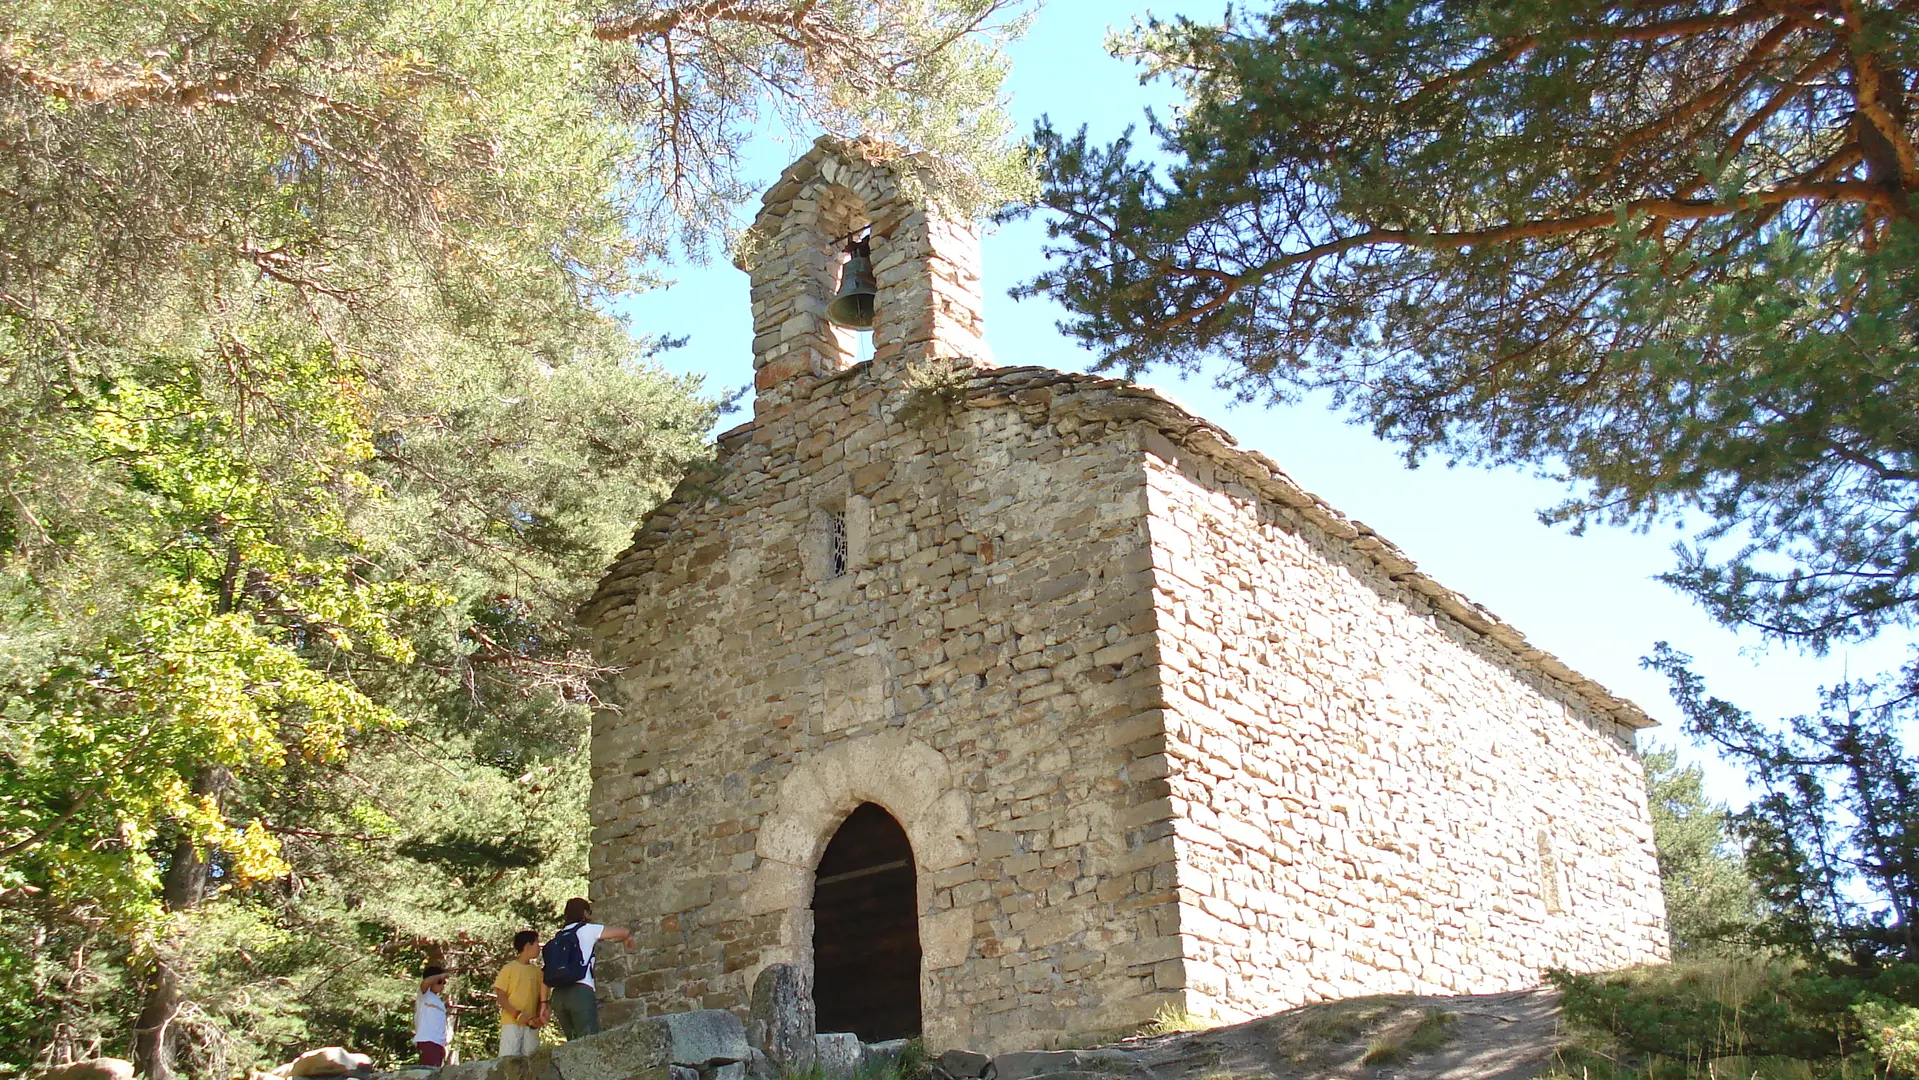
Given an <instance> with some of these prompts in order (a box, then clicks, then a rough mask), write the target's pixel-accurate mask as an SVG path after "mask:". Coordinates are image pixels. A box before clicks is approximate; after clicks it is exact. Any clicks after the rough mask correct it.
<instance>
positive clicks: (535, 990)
mask: <svg viewBox="0 0 1919 1080" xmlns="http://www.w3.org/2000/svg"><path fill="white" fill-rule="evenodd" d="M493 989H495V990H504V991H506V1000H507V1001H508V1002H510V1003H512V1005H513V1007H514V1008H516V1009H518V1010H520V1018H519V1019H518V1020H515V1019H513V1017H512V1016H511V1015H509V1014H508V1013H507V1011H506V1010H505V1009H501V1010H500V1023H502V1024H519V1025H521V1026H522V1027H525V1026H528V1025H529V1024H531V1023H532V1020H533V1017H534V1016H536V1015H538V1013H539V1011H540V969H539V968H536V967H534V966H533V965H532V964H529V963H527V962H526V961H524V960H515V961H513V962H512V963H510V964H508V965H507V966H505V967H503V968H501V969H500V975H499V977H498V978H496V979H494V980H493Z"/></svg>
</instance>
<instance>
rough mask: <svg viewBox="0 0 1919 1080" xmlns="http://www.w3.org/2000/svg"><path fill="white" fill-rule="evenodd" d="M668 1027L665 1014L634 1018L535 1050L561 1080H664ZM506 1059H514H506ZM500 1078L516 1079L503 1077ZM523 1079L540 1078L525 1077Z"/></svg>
mask: <svg viewBox="0 0 1919 1080" xmlns="http://www.w3.org/2000/svg"><path fill="white" fill-rule="evenodd" d="M672 1038H673V1033H672V1030H671V1029H670V1028H669V1027H668V1026H667V1024H666V1018H665V1017H654V1018H651V1019H647V1020H636V1021H634V1022H633V1023H630V1024H622V1025H620V1026H619V1027H615V1028H608V1029H607V1030H605V1031H602V1032H600V1033H599V1034H598V1035H588V1036H586V1037H585V1038H580V1039H574V1040H572V1041H570V1042H566V1043H563V1044H561V1045H559V1046H555V1047H551V1048H546V1047H542V1048H541V1049H540V1050H539V1051H538V1053H536V1054H534V1055H532V1056H531V1057H529V1058H528V1059H527V1060H528V1061H531V1060H533V1058H537V1057H538V1056H539V1055H540V1054H551V1055H552V1059H553V1066H554V1068H556V1069H558V1070H559V1074H560V1076H562V1077H564V1078H565V1080H664V1076H665V1073H664V1071H663V1070H664V1068H665V1066H666V1065H668V1064H669V1063H670V1062H671V1060H672V1059H671V1058H670V1057H669V1056H668V1051H669V1049H670V1048H671V1047H672ZM505 1060H507V1061H514V1060H517V1059H514V1058H507V1059H505ZM500 1080H519V1078H517V1077H512V1076H506V1077H501V1078H500ZM527 1080H540V1078H539V1077H537V1076H535V1077H529V1078H527Z"/></svg>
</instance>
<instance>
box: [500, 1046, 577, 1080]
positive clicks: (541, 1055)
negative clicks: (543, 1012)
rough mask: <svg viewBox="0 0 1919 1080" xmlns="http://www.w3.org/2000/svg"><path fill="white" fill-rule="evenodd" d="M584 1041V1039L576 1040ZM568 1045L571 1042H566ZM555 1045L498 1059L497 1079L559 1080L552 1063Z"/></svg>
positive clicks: (557, 1069)
mask: <svg viewBox="0 0 1919 1080" xmlns="http://www.w3.org/2000/svg"><path fill="white" fill-rule="evenodd" d="M576 1041H578V1042H584V1041H585V1040H584V1039H581V1040H576ZM567 1045H568V1046H571V1045H573V1043H568V1044H567ZM555 1049H556V1048H555V1047H551V1046H542V1047H540V1048H539V1049H538V1050H535V1051H534V1052H532V1053H531V1054H528V1055H526V1056H525V1057H510V1058H501V1059H500V1071H499V1080H560V1070H559V1068H558V1067H557V1066H555V1065H554V1064H553V1051H554V1050H555Z"/></svg>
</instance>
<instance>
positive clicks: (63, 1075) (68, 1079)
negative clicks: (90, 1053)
mask: <svg viewBox="0 0 1919 1080" xmlns="http://www.w3.org/2000/svg"><path fill="white" fill-rule="evenodd" d="M40 1080H133V1062H131V1061H123V1060H121V1059H120V1058H107V1057H103V1058H89V1059H87V1060H86V1061H76V1062H74V1063H73V1064H71V1065H61V1066H58V1067H56V1068H52V1069H48V1070H47V1071H46V1072H43V1073H41V1074H40Z"/></svg>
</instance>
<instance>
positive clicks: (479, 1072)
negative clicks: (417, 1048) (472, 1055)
mask: <svg viewBox="0 0 1919 1080" xmlns="http://www.w3.org/2000/svg"><path fill="white" fill-rule="evenodd" d="M505 1075H506V1074H505V1072H504V1071H503V1069H502V1068H501V1065H500V1063H499V1062H498V1061H495V1060H494V1059H492V1058H488V1059H486V1060H485V1061H462V1062H460V1063H459V1064H458V1065H448V1066H445V1067H444V1068H442V1069H441V1070H440V1077H439V1080H505Z"/></svg>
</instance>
